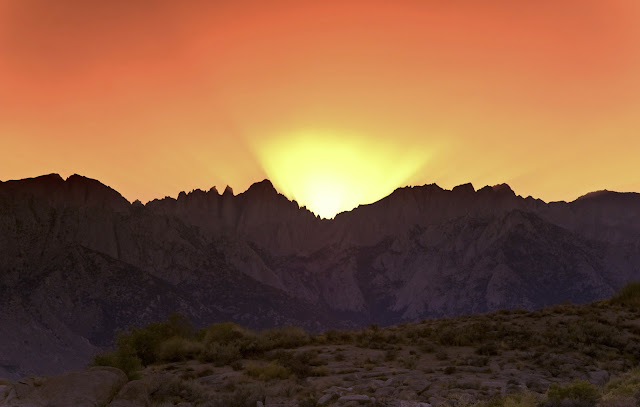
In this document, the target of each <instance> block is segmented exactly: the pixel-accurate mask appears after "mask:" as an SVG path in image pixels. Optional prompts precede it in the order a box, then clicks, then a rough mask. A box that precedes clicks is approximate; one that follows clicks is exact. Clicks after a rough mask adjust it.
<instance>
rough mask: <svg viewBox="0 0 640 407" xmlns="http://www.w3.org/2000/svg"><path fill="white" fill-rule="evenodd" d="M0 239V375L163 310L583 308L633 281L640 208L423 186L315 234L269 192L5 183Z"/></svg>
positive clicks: (95, 341) (58, 367) (418, 312)
mask: <svg viewBox="0 0 640 407" xmlns="http://www.w3.org/2000/svg"><path fill="white" fill-rule="evenodd" d="M0 230H1V231H2V233H0V292H1V293H2V294H3V295H0V349H1V351H0V377H2V376H5V377H18V376H24V375H28V374H34V373H36V374H37V373H59V372H63V371H66V370H68V369H70V368H74V367H78V366H82V365H83V364H84V363H86V362H87V361H88V360H89V358H90V356H91V354H92V353H94V352H95V351H96V350H97V349H99V348H101V347H104V346H106V345H108V344H109V343H110V342H111V341H112V340H113V336H114V332H115V331H116V330H117V329H122V328H126V327H128V326H139V325H142V324H145V323H148V322H151V321H154V320H159V319H162V318H165V317H166V316H167V315H168V314H169V313H170V312H173V311H178V312H181V313H184V314H186V315H188V316H189V317H190V318H191V319H192V320H193V321H194V322H195V323H196V324H197V325H204V324H206V323H209V322H211V321H217V320H233V321H236V322H239V323H241V324H243V325H246V326H251V327H254V328H264V327H269V326H274V325H286V324H297V325H303V326H305V327H307V328H308V329H311V330H320V329H325V328H332V327H336V328H340V327H351V326H356V325H366V324H370V323H379V324H389V323H395V322H399V321H403V320H414V319H422V318H428V317H433V316H443V315H456V314H465V313H473V312H486V311H491V310H495V309H499V308H514V307H523V308H540V307H542V306H545V305H548V304H553V303H558V302H563V301H573V302H586V301H592V300H595V299H597V298H602V297H606V296H608V295H610V294H611V293H613V292H614V291H615V290H616V289H617V288H618V287H620V286H621V285H622V284H624V283H625V282H626V281H628V280H631V279H637V278H639V277H640V195H639V194H619V193H614V192H608V191H605V192H600V193H595V194H590V195H587V196H585V197H582V198H580V199H578V200H576V201H574V202H570V203H565V202H557V203H549V204H547V203H545V202H543V201H540V200H536V199H533V198H531V197H528V198H522V197H520V196H517V195H516V194H515V193H514V191H513V190H511V188H510V187H509V186H507V185H497V186H493V187H489V186H488V187H484V188H480V189H478V190H476V189H475V188H474V187H473V186H472V185H470V184H467V185H462V186H459V187H456V188H454V189H453V190H451V191H448V190H445V189H442V188H440V187H438V186H437V185H425V186H420V187H406V188H399V189H398V190H396V191H394V192H393V193H392V194H391V195H389V196H388V197H386V198H384V199H382V200H380V201H378V202H376V203H373V204H370V205H363V206H360V207H358V208H356V209H354V210H353V211H351V212H346V213H341V214H339V215H338V216H336V218H335V219H333V220H325V219H319V218H318V217H316V216H314V215H313V214H312V213H311V212H309V211H308V210H306V209H305V208H300V207H299V206H298V204H297V203H296V202H292V201H289V200H288V199H287V198H286V197H284V196H283V195H281V194H279V193H278V192H277V191H276V190H275V188H274V187H273V185H272V184H271V183H270V182H269V181H267V180H265V181H262V182H259V183H256V184H254V185H252V186H251V187H250V188H249V189H248V190H247V191H245V192H243V193H240V194H237V195H234V193H233V191H232V190H231V189H230V188H227V189H225V191H224V192H223V193H222V194H220V193H219V192H218V191H217V189H215V188H212V189H211V190H209V191H201V190H195V191H192V192H189V193H181V194H180V195H179V196H178V198H177V199H173V198H165V199H161V200H155V201H152V202H149V203H147V204H146V205H142V204H141V203H139V202H136V203H133V204H130V203H129V202H127V201H126V200H125V199H124V198H123V197H122V196H121V195H120V194H119V193H117V192H116V191H114V190H113V189H111V188H109V187H107V186H105V185H103V184H101V183H99V182H98V181H95V180H91V179H88V178H85V177H81V176H77V175H76V176H71V177H69V178H68V179H67V180H64V179H62V178H61V177H60V176H58V175H55V174H54V175H48V176H43V177H38V178H34V179H28V180H21V181H7V182H0ZM25 321H28V322H29V323H26V324H25Z"/></svg>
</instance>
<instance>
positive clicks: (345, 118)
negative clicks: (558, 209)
mask: <svg viewBox="0 0 640 407" xmlns="http://www.w3.org/2000/svg"><path fill="white" fill-rule="evenodd" d="M639 153H640V2H639V1H637V0H606V1H605V0H597V1H596V0H538V1H516V0H484V1H476V0H452V1H443V0H420V1H409V0H396V1H376V0H368V1H363V0H354V1H350V0H341V1H334V0H321V1H315V0H308V1H277V0H274V1H248V0H233V1H203V0H183V1H163V0H156V1H150V0H111V1H98V0H96V1H91V0H56V1H50V0H0V180H8V179H20V178H26V177H33V176H37V175H41V174H48V173H54V172H55V173H59V174H61V175H62V176H64V177H66V176H69V175H71V174H74V173H78V174H81V175H85V176H88V177H91V178H96V179H99V180H100V181H102V182H103V183H105V184H107V185H109V186H111V187H113V188H114V189H116V190H118V191H119V192H121V193H122V194H123V195H124V196H125V197H126V198H127V199H129V200H131V201H133V200H134V199H140V200H142V201H143V202H146V201H148V200H151V199H154V198H161V197H164V196H174V197H175V196H177V194H178V192H179V191H182V190H186V191H190V190H192V189H195V188H201V189H205V190H208V189H209V188H211V187H212V186H217V188H218V190H219V191H222V190H224V187H225V186H226V185H230V186H231V187H232V188H233V189H234V191H235V192H236V193H238V192H241V191H243V190H245V189H246V188H247V187H248V186H249V185H251V184H252V183H253V182H256V181H260V180H262V179H264V178H269V179H271V180H272V182H273V183H274V185H275V187H276V188H277V189H278V190H279V191H281V192H282V193H284V194H285V195H287V196H288V197H289V198H291V199H296V200H297V201H298V202H299V203H300V204H301V205H306V206H307V207H309V208H310V209H312V210H314V211H315V212H316V213H319V214H320V215H322V216H324V217H331V216H333V215H334V214H335V213H336V212H339V211H343V210H349V209H351V208H353V207H354V206H357V205H358V204H365V203H370V202H373V201H376V200H378V199H380V198H382V197H384V196H386V195H388V194H389V193H390V192H392V191H393V190H394V189H395V188H397V187H401V186H405V185H423V184H430V183H437V184H438V185H440V186H442V187H444V188H452V187H453V186H456V185H459V184H463V183H467V182H472V183H473V184H474V186H476V188H480V187H482V186H484V185H494V184H499V183H508V184H509V185H511V187H512V188H513V189H514V190H515V192H516V193H518V194H520V195H523V196H528V195H531V196H534V197H536V198H541V199H544V200H546V201H554V200H573V199H575V198H577V197H578V196H580V195H583V194H585V193H587V192H590V191H594V190H600V189H605V188H606V189H610V190H619V191H636V192H638V191H640V160H639V159H638V156H639Z"/></svg>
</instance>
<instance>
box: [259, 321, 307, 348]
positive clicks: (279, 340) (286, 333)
mask: <svg viewBox="0 0 640 407" xmlns="http://www.w3.org/2000/svg"><path fill="white" fill-rule="evenodd" d="M310 342H311V337H310V336H309V334H308V333H307V332H306V331H305V330H304V329H302V328H300V327H297V326H286V327H282V328H274V329H267V330H265V331H262V332H260V334H259V335H258V349H259V350H262V351H269V350H272V349H292V348H299V347H301V346H305V345H308V344H309V343H310Z"/></svg>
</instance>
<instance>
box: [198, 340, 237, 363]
mask: <svg viewBox="0 0 640 407" xmlns="http://www.w3.org/2000/svg"><path fill="white" fill-rule="evenodd" d="M199 359H200V360H201V361H203V362H207V363H213V364H214V365H216V366H225V365H231V364H232V363H234V362H236V361H239V360H240V359H242V352H241V351H240V347H239V346H238V345H237V344H220V343H216V342H213V343H210V344H208V345H206V346H205V348H204V349H203V350H202V352H201V353H200V356H199Z"/></svg>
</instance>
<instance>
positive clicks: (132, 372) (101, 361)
mask: <svg viewBox="0 0 640 407" xmlns="http://www.w3.org/2000/svg"><path fill="white" fill-rule="evenodd" d="M92 365H93V366H111V367H115V368H118V369H120V370H122V371H123V372H124V373H125V374H126V375H127V377H128V378H129V380H133V379H137V378H138V377H139V375H138V373H137V372H138V371H140V370H142V362H141V361H140V358H139V357H138V356H137V355H136V352H135V350H134V349H132V348H130V347H126V346H123V347H118V348H117V349H116V350H113V351H110V352H105V353H101V354H98V355H95V356H94V358H93V363H92Z"/></svg>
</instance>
